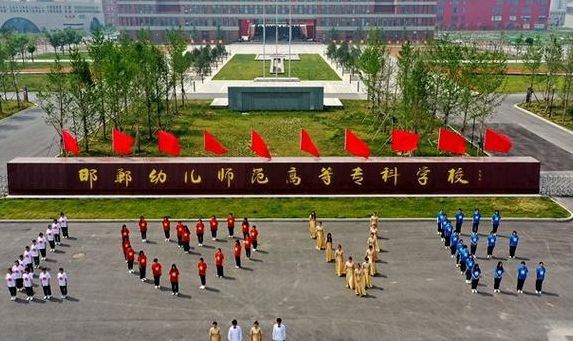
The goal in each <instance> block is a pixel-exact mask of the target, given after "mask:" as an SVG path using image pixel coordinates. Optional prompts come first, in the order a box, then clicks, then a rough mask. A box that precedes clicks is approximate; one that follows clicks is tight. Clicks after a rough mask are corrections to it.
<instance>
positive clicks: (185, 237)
mask: <svg viewBox="0 0 573 341" xmlns="http://www.w3.org/2000/svg"><path fill="white" fill-rule="evenodd" d="M190 240H191V233H190V232H189V231H187V229H185V228H183V235H182V236H181V241H184V242H188V241H190Z"/></svg>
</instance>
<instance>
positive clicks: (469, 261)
mask: <svg viewBox="0 0 573 341" xmlns="http://www.w3.org/2000/svg"><path fill="white" fill-rule="evenodd" d="M474 264H475V260H474V259H473V258H471V257H468V258H467V259H466V266H467V267H468V270H470V271H471V269H472V268H473V267H474Z"/></svg>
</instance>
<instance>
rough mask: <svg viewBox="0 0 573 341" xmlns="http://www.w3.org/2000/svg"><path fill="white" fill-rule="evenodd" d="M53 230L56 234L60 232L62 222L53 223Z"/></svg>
mask: <svg viewBox="0 0 573 341" xmlns="http://www.w3.org/2000/svg"><path fill="white" fill-rule="evenodd" d="M52 230H54V234H58V233H60V224H58V223H52Z"/></svg>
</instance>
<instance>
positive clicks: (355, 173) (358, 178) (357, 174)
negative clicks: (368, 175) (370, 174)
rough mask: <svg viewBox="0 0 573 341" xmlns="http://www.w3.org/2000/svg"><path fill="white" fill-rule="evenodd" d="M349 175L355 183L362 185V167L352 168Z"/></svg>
mask: <svg viewBox="0 0 573 341" xmlns="http://www.w3.org/2000/svg"><path fill="white" fill-rule="evenodd" d="M350 177H351V178H352V181H354V183H355V184H357V185H360V186H362V181H364V172H363V171H362V168H360V167H356V168H352V173H351V174H350Z"/></svg>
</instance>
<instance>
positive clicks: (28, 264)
mask: <svg viewBox="0 0 573 341" xmlns="http://www.w3.org/2000/svg"><path fill="white" fill-rule="evenodd" d="M22 261H23V262H24V268H25V269H26V270H29V271H30V272H31V273H33V272H34V266H33V265H32V255H31V254H30V247H29V246H26V247H25V248H24V253H23V254H22Z"/></svg>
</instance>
